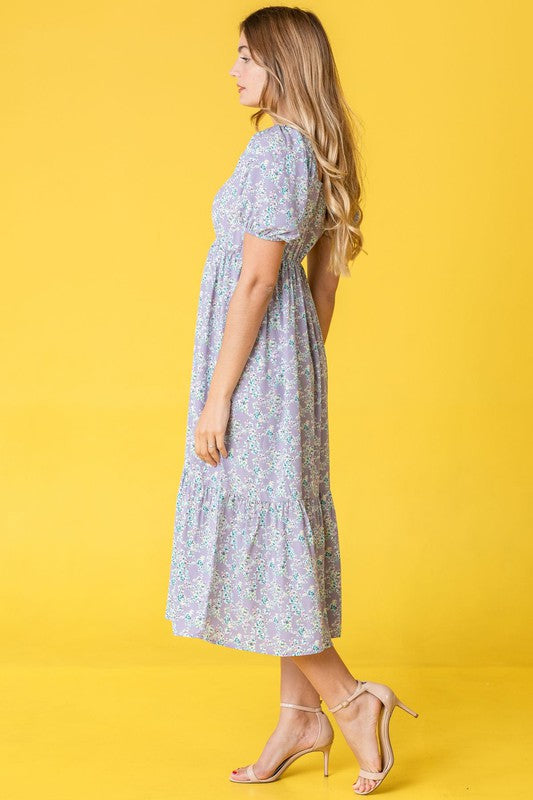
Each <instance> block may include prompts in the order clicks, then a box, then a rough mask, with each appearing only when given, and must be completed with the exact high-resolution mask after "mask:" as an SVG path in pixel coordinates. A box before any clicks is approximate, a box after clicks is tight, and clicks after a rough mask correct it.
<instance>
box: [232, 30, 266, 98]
mask: <svg viewBox="0 0 533 800" xmlns="http://www.w3.org/2000/svg"><path fill="white" fill-rule="evenodd" d="M237 52H238V53H239V55H238V56H237V60H236V61H235V63H234V65H233V66H232V68H231V69H230V73H229V74H230V75H231V76H232V77H234V78H236V80H237V85H238V87H240V86H242V87H243V88H242V89H240V88H238V89H237V91H238V92H239V98H240V101H241V105H242V106H253V107H254V108H259V98H260V96H261V92H262V90H263V86H264V85H265V81H266V77H267V72H266V70H265V69H263V67H260V66H259V65H258V64H256V63H255V61H253V60H252V58H251V56H250V51H249V50H248V46H247V44H246V37H245V35H244V33H241V37H240V39H239V42H238V45H237Z"/></svg>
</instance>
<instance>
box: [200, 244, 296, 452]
mask: <svg viewBox="0 0 533 800" xmlns="http://www.w3.org/2000/svg"><path fill="white" fill-rule="evenodd" d="M284 247H285V242H281V241H280V242H274V241H269V240H267V239H260V238H258V237H257V236H253V235H252V234H250V233H247V232H246V233H245V234H244V245H243V250H242V267H241V272H240V276H239V280H238V281H237V285H236V286H235V290H234V292H233V295H232V298H231V300H230V303H229V306H228V313H227V315H226V324H225V327H224V334H223V337H222V343H221V346H220V351H219V354H218V359H217V363H216V366H215V369H214V371H213V376H212V379H211V383H210V386H209V391H208V394H207V400H206V403H205V406H204V409H203V411H202V413H201V415H200V418H199V420H198V425H197V427H196V432H195V451H196V454H197V455H198V456H199V457H200V458H202V459H203V460H204V461H205V462H206V463H208V464H211V465H212V466H216V465H217V464H218V463H219V460H220V455H219V453H218V450H220V452H221V453H222V455H224V456H225V457H227V451H226V448H225V445H224V434H225V431H226V427H227V422H228V419H229V411H230V401H231V396H232V394H233V391H234V389H235V386H236V385H237V383H238V382H239V378H240V377H241V375H242V372H243V369H244V366H245V364H246V361H247V360H248V356H249V355H250V353H251V351H252V347H253V345H254V343H255V340H256V339H257V334H258V333H259V328H260V326H261V322H262V321H263V317H264V316H265V313H266V310H267V307H268V304H269V303H270V300H271V298H272V294H273V293H274V289H275V287H276V282H277V279H278V273H279V268H280V265H281V258H282V255H283V249H284ZM213 442H214V443H215V444H216V449H213V450H211V451H209V449H208V445H209V444H211V443H213Z"/></svg>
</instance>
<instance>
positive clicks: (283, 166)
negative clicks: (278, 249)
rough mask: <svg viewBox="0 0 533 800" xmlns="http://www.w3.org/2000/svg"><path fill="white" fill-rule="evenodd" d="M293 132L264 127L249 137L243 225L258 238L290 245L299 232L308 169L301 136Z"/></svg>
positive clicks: (298, 235) (303, 212) (304, 207)
mask: <svg viewBox="0 0 533 800" xmlns="http://www.w3.org/2000/svg"><path fill="white" fill-rule="evenodd" d="M293 131H295V129H293ZM295 133H296V136H295V135H294V133H293V132H292V131H291V132H290V133H289V131H288V130H286V129H285V128H280V127H278V126H274V127H271V128H267V129H265V130H263V131H259V132H258V133H256V134H255V135H254V136H252V138H251V140H250V143H249V145H248V148H247V151H246V160H245V170H244V181H243V194H242V199H243V202H242V213H243V226H244V230H245V231H246V232H248V233H252V234H253V235H254V236H258V237H259V238H260V239H269V240H270V241H283V242H290V241H292V240H293V239H298V238H299V237H300V236H301V233H302V231H301V227H302V222H303V218H304V215H305V211H306V205H307V188H308V172H309V168H308V160H307V153H306V150H305V146H304V144H303V142H302V140H301V138H300V133H299V132H298V131H295Z"/></svg>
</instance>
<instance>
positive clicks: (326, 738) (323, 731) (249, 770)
mask: <svg viewBox="0 0 533 800" xmlns="http://www.w3.org/2000/svg"><path fill="white" fill-rule="evenodd" d="M280 705H281V706H284V707H285V708H297V709H299V710H300V711H314V713H315V714H316V715H317V719H318V733H317V736H316V739H315V742H314V744H313V746H312V747H308V748H306V749H305V750H299V751H298V752H297V753H293V755H292V756H288V757H287V758H285V759H284V760H283V761H282V762H281V764H278V766H277V767H276V769H275V770H274V772H273V774H272V775H271V776H270V777H269V778H258V777H257V775H256V774H255V772H254V765H253V764H249V765H248V766H247V767H246V777H247V778H248V780H240V779H239V778H232V777H231V775H230V781H232V782H233V783H271V782H272V781H277V780H278V778H280V777H281V775H282V774H283V772H285V770H286V769H287V767H288V766H290V765H291V764H292V763H293V761H296V759H297V758H300V756H304V755H305V754H306V753H315V752H320V751H322V752H323V754H324V776H325V777H327V776H328V771H329V751H330V750H331V745H332V744H333V739H334V737H335V734H334V731H333V728H332V727H331V722H330V721H329V719H328V718H327V716H326V715H325V714H324V712H323V711H322V708H321V707H320V706H317V707H316V708H312V707H311V706H298V705H295V704H294V703H280Z"/></svg>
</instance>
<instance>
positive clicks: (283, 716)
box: [231, 708, 318, 783]
mask: <svg viewBox="0 0 533 800" xmlns="http://www.w3.org/2000/svg"><path fill="white" fill-rule="evenodd" d="M317 734H318V719H317V716H316V714H310V713H309V712H308V711H300V710H298V709H294V708H282V710H281V712H280V717H279V721H278V724H277V725H276V728H275V730H274V732H273V733H272V734H271V736H270V738H269V740H268V741H267V743H266V745H265V747H264V749H263V752H262V753H261V755H260V756H259V758H258V760H257V761H256V762H255V763H254V772H255V774H256V775H257V777H258V778H259V779H260V780H264V779H265V778H270V776H271V775H273V773H274V771H275V770H276V768H277V767H279V765H280V764H281V762H282V761H284V760H285V759H286V758H288V757H289V756H292V755H293V754H294V753H297V752H298V751H299V750H306V749H307V748H308V747H312V746H313V744H314V743H315V740H316V737H317ZM231 777H232V780H237V781H243V782H244V783H247V782H248V776H247V775H246V767H239V768H238V769H237V770H234V771H233V772H232V774H231Z"/></svg>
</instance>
